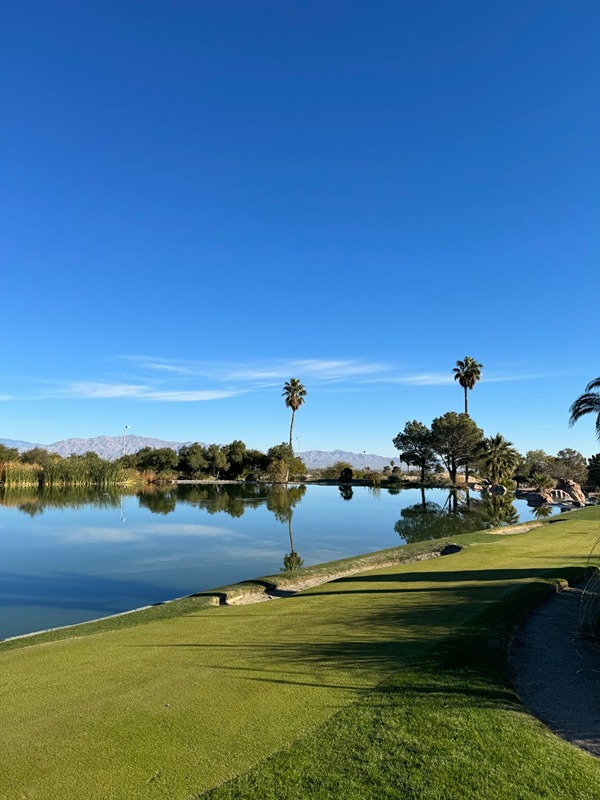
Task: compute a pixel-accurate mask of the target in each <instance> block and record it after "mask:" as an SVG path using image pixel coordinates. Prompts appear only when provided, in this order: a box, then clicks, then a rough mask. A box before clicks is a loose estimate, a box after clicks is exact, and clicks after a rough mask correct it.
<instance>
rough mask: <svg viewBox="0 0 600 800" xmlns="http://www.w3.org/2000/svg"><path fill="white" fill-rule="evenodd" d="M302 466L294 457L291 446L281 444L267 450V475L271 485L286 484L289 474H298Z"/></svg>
mask: <svg viewBox="0 0 600 800" xmlns="http://www.w3.org/2000/svg"><path fill="white" fill-rule="evenodd" d="M303 469H304V464H303V463H302V461H300V459H299V458H296V456H295V455H294V450H293V448H292V446H291V444H286V443H285V442H282V443H281V444H276V445H275V446H274V447H270V448H269V449H268V450H267V473H268V475H269V478H270V480H271V481H273V483H287V482H288V480H289V478H290V474H292V475H294V474H298V473H299V472H301V471H302V470H303Z"/></svg>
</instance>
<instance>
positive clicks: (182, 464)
mask: <svg viewBox="0 0 600 800" xmlns="http://www.w3.org/2000/svg"><path fill="white" fill-rule="evenodd" d="M177 469H178V471H179V474H180V475H184V476H185V477H186V478H192V479H194V478H200V477H202V475H205V474H206V473H207V471H208V461H207V460H206V448H205V447H203V446H202V445H201V444H199V443H198V442H194V444H188V445H183V447H181V448H180V450H179V461H178V465H177Z"/></svg>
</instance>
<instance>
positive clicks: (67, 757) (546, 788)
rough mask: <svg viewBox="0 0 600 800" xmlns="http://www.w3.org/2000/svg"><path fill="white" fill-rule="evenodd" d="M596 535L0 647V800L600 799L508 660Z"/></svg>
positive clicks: (510, 542) (493, 545)
mask: <svg viewBox="0 0 600 800" xmlns="http://www.w3.org/2000/svg"><path fill="white" fill-rule="evenodd" d="M599 537H600V509H590V510H585V511H583V512H578V513H577V514H574V515H571V516H570V517H569V519H561V520H560V521H559V522H556V523H553V524H551V525H546V526H543V527H541V528H537V529H535V530H533V531H531V532H529V533H526V534H522V535H515V536H495V535H492V534H486V535H476V536H471V537H464V538H463V539H462V543H463V544H467V543H468V544H467V546H466V547H465V549H464V550H463V551H462V552H461V553H458V554H455V555H450V556H445V557H443V558H435V559H432V560H428V561H421V562H417V563H410V564H404V565H401V566H396V567H391V568H390V567H388V568H385V569H380V570H376V571H373V572H371V573H368V574H362V575H354V576H350V577H347V578H343V579H340V580H338V581H335V582H332V583H329V584H325V585H323V586H320V587H316V588H314V589H312V590H308V591H306V592H304V593H302V594H300V595H297V596H295V597H292V598H289V599H285V600H278V601H272V602H265V603H259V604H257V605H250V606H239V607H218V608H215V607H209V608H202V607H198V608H194V606H193V601H189V602H188V603H187V604H185V603H184V604H182V605H181V607H180V609H179V611H177V608H176V607H175V606H174V607H173V608H172V609H171V610H170V612H169V613H170V614H171V616H165V618H163V619H157V620H154V621H153V620H152V619H151V617H149V618H148V619H149V621H146V622H143V623H142V624H138V625H135V626H132V627H121V628H116V629H110V626H108V629H104V630H103V629H102V627H101V626H100V627H99V628H97V630H99V632H97V633H92V634H91V635H83V636H79V637H77V638H62V639H60V638H58V639H57V640H56V641H46V642H43V643H41V644H35V643H34V642H35V640H31V645H30V646H21V647H20V648H19V649H15V648H14V645H11V644H10V643H6V645H4V646H0V662H1V666H2V671H1V675H2V678H1V682H2V720H3V724H2V729H3V741H2V745H3V746H2V748H0V797H3V798H11V800H12V798H15V800H16V799H17V798H19V800H20V799H21V798H44V800H51V798H57V799H58V798H59V799H60V800H69V799H70V798H86V800H87V798H90V800H91V798H102V800H107V798H110V800H113V798H115V799H116V798H127V800H129V798H169V800H176V799H177V798H182V800H188V798H192V797H196V796H200V795H201V794H202V793H203V792H207V791H208V790H210V789H211V788H212V787H215V786H216V785H218V784H223V785H222V786H220V788H217V789H213V791H209V792H208V794H206V796H207V797H211V798H225V797H227V798H254V797H256V798H259V797H260V798H290V800H291V798H296V799H297V798H304V797H307V798H308V797H310V798H312V797H314V798H333V797H340V798H357V800H358V798H370V797H373V798H388V797H389V798H423V800H425V799H427V800H430V799H431V800H433V798H448V799H449V800H450V799H451V798H452V799H454V798H456V800H459V798H473V800H474V799H475V798H494V800H495V799H496V798H503V799H504V798H514V800H517V798H518V799H519V800H520V799H521V798H523V799H524V800H525V799H527V798H531V799H532V800H533V798H543V797H553V798H565V800H566V798H581V800H587V799H588V798H590V799H593V798H600V762H599V761H597V760H595V759H593V758H592V757H590V756H587V755H585V754H584V753H581V752H580V751H578V750H576V749H575V748H573V747H571V746H570V745H567V744H565V743H563V742H562V741H560V740H559V739H557V738H556V737H554V736H552V735H551V734H550V733H549V732H547V731H546V729H545V728H544V727H543V726H541V725H540V724H539V723H538V722H537V721H536V720H534V719H532V718H531V717H530V716H529V715H528V714H527V713H525V711H524V709H523V708H522V706H521V705H520V704H519V702H518V699H517V698H516V696H515V695H514V693H513V692H512V690H511V688H510V684H509V682H508V679H507V675H506V670H505V659H504V655H505V649H506V643H507V639H508V635H509V633H510V629H511V626H512V623H513V621H514V620H516V619H517V618H518V617H519V615H521V614H522V612H523V610H524V608H525V607H526V605H527V603H529V602H531V601H532V600H533V599H535V598H536V597H538V596H539V595H540V592H543V591H544V583H543V582H544V581H551V580H552V579H554V578H557V577H561V576H567V575H569V574H573V573H574V568H575V567H577V566H578V565H583V564H585V563H586V561H587V558H588V555H589V552H590V550H591V548H592V546H593V543H594V542H595V541H596V540H597V539H598V538H599ZM459 539H461V537H459ZM453 541H458V540H457V539H456V538H455V539H453ZM79 630H82V629H79ZM90 630H92V631H93V630H94V629H89V630H87V631H86V633H87V634H89V633H90ZM61 635H62V636H64V634H61ZM46 638H48V637H46ZM50 638H51V637H50ZM20 644H21V645H22V644H23V643H22V642H21V643H20ZM11 648H12V649H11ZM240 773H243V774H244V776H243V777H242V778H240V779H237V780H233V781H232V780H231V779H233V778H235V776H236V775H238V774H240ZM227 781H229V783H227Z"/></svg>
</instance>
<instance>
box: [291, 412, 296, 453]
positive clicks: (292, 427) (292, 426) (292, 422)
mask: <svg viewBox="0 0 600 800" xmlns="http://www.w3.org/2000/svg"><path fill="white" fill-rule="evenodd" d="M295 413H296V409H295V408H292V421H291V423H290V447H292V431H293V430H294V414H295ZM292 449H293V448H292Z"/></svg>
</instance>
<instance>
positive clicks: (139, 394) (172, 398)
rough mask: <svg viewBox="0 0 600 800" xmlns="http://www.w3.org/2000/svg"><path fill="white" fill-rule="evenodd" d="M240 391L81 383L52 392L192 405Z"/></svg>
mask: <svg viewBox="0 0 600 800" xmlns="http://www.w3.org/2000/svg"><path fill="white" fill-rule="evenodd" d="M236 394H240V392H239V391H235V390H226V389H193V390H189V389H168V390H157V389H154V388H151V387H148V386H144V385H141V384H127V383H98V382H87V381H80V382H76V383H69V384H66V385H65V386H63V387H61V388H60V389H57V390H55V391H53V392H51V395H52V396H54V397H70V398H78V399H88V400H104V399H109V398H137V399H139V400H155V401H159V402H170V403H186V402H187V403H190V402H199V401H203V400H221V399H223V398H225V397H233V396H234V395H236Z"/></svg>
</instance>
